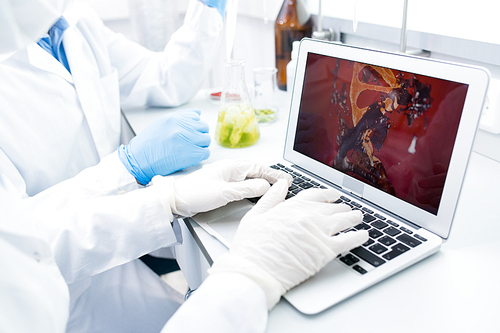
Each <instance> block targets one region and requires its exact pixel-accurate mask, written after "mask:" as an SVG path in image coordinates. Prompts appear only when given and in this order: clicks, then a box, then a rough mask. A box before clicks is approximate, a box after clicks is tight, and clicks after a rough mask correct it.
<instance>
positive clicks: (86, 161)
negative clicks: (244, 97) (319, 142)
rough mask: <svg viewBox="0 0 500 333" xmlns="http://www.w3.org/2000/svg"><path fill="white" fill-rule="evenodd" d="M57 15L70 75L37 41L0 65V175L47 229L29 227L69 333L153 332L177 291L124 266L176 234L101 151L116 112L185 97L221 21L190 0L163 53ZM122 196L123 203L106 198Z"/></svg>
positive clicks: (73, 15)
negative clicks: (61, 300)
mask: <svg viewBox="0 0 500 333" xmlns="http://www.w3.org/2000/svg"><path fill="white" fill-rule="evenodd" d="M64 16H65V18H66V20H67V21H68V23H69V25H70V27H69V28H68V30H67V31H66V32H65V34H64V37H63V44H64V47H65V51H66V55H67V58H68V62H69V65H70V68H71V71H72V75H70V74H69V73H68V72H67V71H66V69H65V68H64V67H63V66H62V65H61V64H60V63H59V62H58V61H56V60H55V59H54V58H53V57H52V56H50V55H49V54H48V53H47V52H46V51H44V50H42V49H41V48H40V47H39V46H38V45H36V44H32V45H30V46H28V48H27V49H26V50H23V51H19V52H16V53H15V54H13V55H12V56H10V57H9V58H8V59H6V60H4V61H2V62H1V63H0V91H1V92H2V93H1V94H0V133H1V135H0V149H1V152H0V155H2V158H1V159H0V160H1V161H2V163H0V168H1V169H2V171H3V172H5V173H6V175H7V177H8V178H9V180H10V181H11V182H12V183H13V184H15V186H16V188H17V191H18V192H19V193H21V195H23V196H24V197H26V198H27V197H28V196H31V198H29V199H26V200H27V202H28V204H29V205H30V211H31V212H32V213H33V214H34V215H33V216H37V218H39V220H40V222H43V223H45V224H46V226H44V227H43V228H40V229H41V230H43V232H44V237H46V239H47V240H48V241H49V243H50V244H51V247H52V249H53V251H54V255H55V258H56V260H57V263H58V265H59V267H60V268H61V271H62V273H63V276H64V277H65V279H66V281H67V282H68V283H69V290H70V294H71V305H70V306H71V312H70V318H69V324H68V331H71V332H77V331H81V332H91V331H108V332H113V331H120V332H127V331H137V330H136V328H137V326H136V325H139V326H141V329H140V330H139V331H141V332H148V331H153V332H154V331H158V330H159V328H161V327H162V326H163V324H164V323H165V322H166V320H167V319H168V318H169V317H170V315H171V314H172V313H173V312H174V311H175V310H176V309H177V307H178V306H179V304H180V302H181V299H182V295H178V294H177V293H176V292H175V291H174V290H172V289H171V288H169V287H168V286H167V285H166V284H164V283H162V281H161V280H160V279H159V278H158V276H156V275H154V274H153V273H152V272H151V271H150V270H149V269H148V268H147V267H146V266H145V265H144V264H143V263H142V262H140V261H132V262H130V261H131V260H133V259H134V258H138V257H139V256H140V255H142V254H145V253H148V252H150V251H153V250H155V249H158V248H160V247H164V246H171V245H174V244H177V243H178V242H179V237H178V235H176V233H175V230H174V228H172V226H171V225H170V223H169V222H170V221H168V219H167V218H165V212H163V211H162V210H161V205H160V204H159V202H158V200H157V199H156V200H154V199H153V198H152V196H154V195H153V194H151V191H149V192H148V189H140V192H138V191H139V190H137V184H136V183H135V180H134V179H133V177H132V176H131V175H129V174H128V173H127V172H126V171H125V169H124V168H123V166H122V165H121V162H119V161H118V158H117V156H116V154H112V155H111V156H108V155H109V154H111V153H112V152H114V151H116V148H117V146H118V144H119V137H120V113H119V109H120V105H121V106H124V107H134V106H141V105H149V106H155V105H156V106H169V105H172V106H174V105H179V104H182V103H184V102H186V101H187V100H189V98H190V97H191V96H193V95H194V94H195V93H196V91H197V90H198V88H199V86H200V85H201V83H202V81H203V77H205V76H206V73H207V72H208V70H209V68H210V64H211V63H212V60H213V58H214V57H215V53H216V51H217V47H216V46H217V45H218V42H219V40H220V35H221V30H222V19H221V16H220V14H219V13H218V12H217V10H215V9H213V8H208V7H206V6H204V5H202V4H201V3H200V2H198V1H191V2H190V5H189V8H188V12H187V14H186V21H185V24H184V25H183V27H181V29H180V30H179V31H178V32H177V33H176V34H174V36H173V37H172V40H171V42H170V43H169V44H168V45H167V47H166V49H165V52H163V53H153V52H150V51H148V50H146V49H144V48H143V47H141V46H139V45H137V44H135V43H132V42H130V41H127V40H126V39H125V38H123V37H122V36H121V35H119V34H115V33H113V32H112V31H111V30H109V29H107V28H106V27H105V26H104V25H103V23H102V22H101V21H100V20H99V18H98V17H97V15H96V14H95V13H94V12H93V11H92V10H91V9H90V8H89V7H87V6H86V5H85V4H82V3H75V6H74V7H72V8H71V9H70V10H69V11H68V12H66V13H65V15H64ZM106 156H108V157H109V158H108V159H107V160H106V161H104V160H105V158H104V157H106ZM101 159H103V161H102V162H101V163H100V164H99V165H98V166H97V167H96V168H95V169H93V168H90V170H89V169H88V168H89V167H92V166H94V165H96V164H98V163H99V162H100V160H101ZM120 168H121V169H120ZM82 170H84V171H83V172H81V171H82ZM96 170H97V171H96ZM111 170H112V171H111ZM80 172H81V173H80ZM78 173H80V174H79V176H78V177H75V178H74V179H72V180H69V181H68V182H64V183H62V184H60V185H59V186H54V185H55V184H58V183H60V182H61V181H63V180H65V179H69V178H71V177H74V176H75V175H77V174H78ZM96 174H97V175H96ZM100 174H103V175H104V176H99V175H100ZM68 184H69V185H68ZM46 189H47V191H45V192H42V193H40V192H41V191H43V190H46ZM136 190H137V191H136ZM121 192H129V193H126V194H124V195H123V196H120V197H126V200H125V199H123V198H120V200H118V199H117V198H116V197H114V196H113V195H114V194H117V193H121ZM136 192H137V193H136ZM88 198H93V199H94V200H89V201H87V200H84V199H88ZM85 205H86V206H85ZM82 207H83V208H82ZM64 208H66V209H64ZM55 212H58V213H57V214H59V215H61V216H62V217H60V218H59V217H58V218H54V217H52V216H51V214H52V215H53V214H55ZM64 214H67V215H66V216H63V215H64ZM162 214H163V215H162ZM82 235H83V237H82ZM146 286H147V288H146ZM128 291H130V292H129V293H128V294H127V292H128ZM125 295H126V297H125ZM104 296H106V297H105V299H103V297H104ZM124 297H125V298H124ZM124 299H126V302H125V301H124ZM98 305H100V307H101V308H99V306H98Z"/></svg>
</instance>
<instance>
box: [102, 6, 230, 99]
mask: <svg viewBox="0 0 500 333" xmlns="http://www.w3.org/2000/svg"><path fill="white" fill-rule="evenodd" d="M222 28H223V21H222V17H221V15H220V13H219V12H218V11H217V10H216V9H215V8H210V7H208V6H205V5H204V4H202V3H201V2H200V1H198V0H191V1H190V3H189V6H188V9H187V12H186V16H185V19H184V24H183V25H182V26H181V27H180V28H179V29H178V30H177V31H176V32H175V33H174V34H173V35H172V37H171V39H170V41H169V42H168V44H167V45H166V47H165V49H164V51H163V52H152V51H149V50H147V49H146V48H144V47H142V46H141V45H139V44H137V43H135V42H132V41H130V40H127V39H126V38H125V37H123V36H122V35H120V34H116V33H114V32H112V31H111V30H110V29H108V28H106V27H104V26H103V35H104V38H105V40H106V44H107V48H108V52H109V56H110V59H111V64H112V66H114V67H116V68H117V70H118V75H119V81H120V99H121V105H122V107H123V108H129V107H139V106H161V107H166V106H168V107H170V106H179V105H182V104H184V103H186V102H188V101H189V100H190V99H191V98H192V97H193V96H194V95H195V94H196V92H197V91H198V90H199V88H200V87H201V85H202V84H203V82H204V80H205V78H206V77H207V76H208V73H209V71H210V69H211V67H212V64H213V62H214V59H215V56H216V54H217V51H218V49H219V45H220V40H221V36H222V34H221V33H222Z"/></svg>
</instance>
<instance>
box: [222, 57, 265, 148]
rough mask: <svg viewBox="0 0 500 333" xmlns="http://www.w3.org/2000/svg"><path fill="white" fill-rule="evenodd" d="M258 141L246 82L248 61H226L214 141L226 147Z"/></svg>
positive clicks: (240, 145)
mask: <svg viewBox="0 0 500 333" xmlns="http://www.w3.org/2000/svg"><path fill="white" fill-rule="evenodd" d="M259 138H260V132H259V125H258V124H257V120H256V119H255V111H254V109H253V107H252V104H251V102H250V95H249V94H248V89H247V85H246V82H245V62H244V61H243V60H241V59H229V60H226V61H225V62H224V78H223V87H222V94H221V107H220V109H219V115H218V118H217V127H216V128H215V141H216V142H217V143H218V144H220V145H221V146H223V147H228V148H243V147H248V146H251V145H253V144H254V143H256V142H257V141H258V140H259Z"/></svg>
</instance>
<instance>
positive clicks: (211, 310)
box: [162, 272, 268, 333]
mask: <svg viewBox="0 0 500 333" xmlns="http://www.w3.org/2000/svg"><path fill="white" fill-rule="evenodd" d="M267 317H268V311H267V302H266V296H265V294H264V291H263V290H262V288H261V287H260V286H259V285H258V284H257V283H256V282H254V281H253V280H251V279H250V278H248V277H246V276H244V275H242V274H239V273H228V272H224V273H216V274H212V275H209V276H208V277H207V278H206V279H205V281H204V282H203V284H202V285H201V286H200V288H198V289H197V290H196V291H195V292H194V293H193V294H192V296H191V297H190V298H189V299H188V300H187V301H186V302H185V303H184V304H183V305H182V306H181V307H180V308H179V310H177V312H176V313H175V314H174V315H173V316H172V317H171V318H170V320H169V321H168V322H167V324H166V325H165V327H164V328H163V330H162V333H170V332H218V333H226V332H227V333H234V332H241V333H243V332H245V333H255V332H264V331H265V330H266V326H267Z"/></svg>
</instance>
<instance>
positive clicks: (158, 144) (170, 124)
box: [118, 109, 210, 185]
mask: <svg viewBox="0 0 500 333" xmlns="http://www.w3.org/2000/svg"><path fill="white" fill-rule="evenodd" d="M209 145H210V135H209V134H208V124H207V123H206V122H204V121H201V120H200V110H194V109H193V110H185V111H179V112H176V113H174V114H172V115H166V116H163V117H161V118H159V119H157V120H156V121H154V122H153V123H152V124H151V125H149V126H148V127H146V129H144V130H143V131H142V132H141V133H139V134H138V135H137V136H136V137H134V138H133V139H132V140H131V141H130V143H129V144H128V145H126V146H124V145H121V146H120V147H119V148H118V156H119V158H120V160H121V161H122V163H123V165H125V167H126V168H127V170H128V171H129V172H130V173H131V174H132V175H133V176H134V177H135V178H136V179H137V181H138V182H139V183H141V184H143V185H147V184H148V183H149V182H150V181H151V179H152V178H153V177H154V176H156V175H161V176H165V175H168V174H171V173H173V172H176V171H178V170H182V169H185V168H187V167H190V166H193V165H197V164H199V163H200V162H201V161H203V160H206V159H207V158H208V157H209V156H210V150H209V148H208V146H209Z"/></svg>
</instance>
